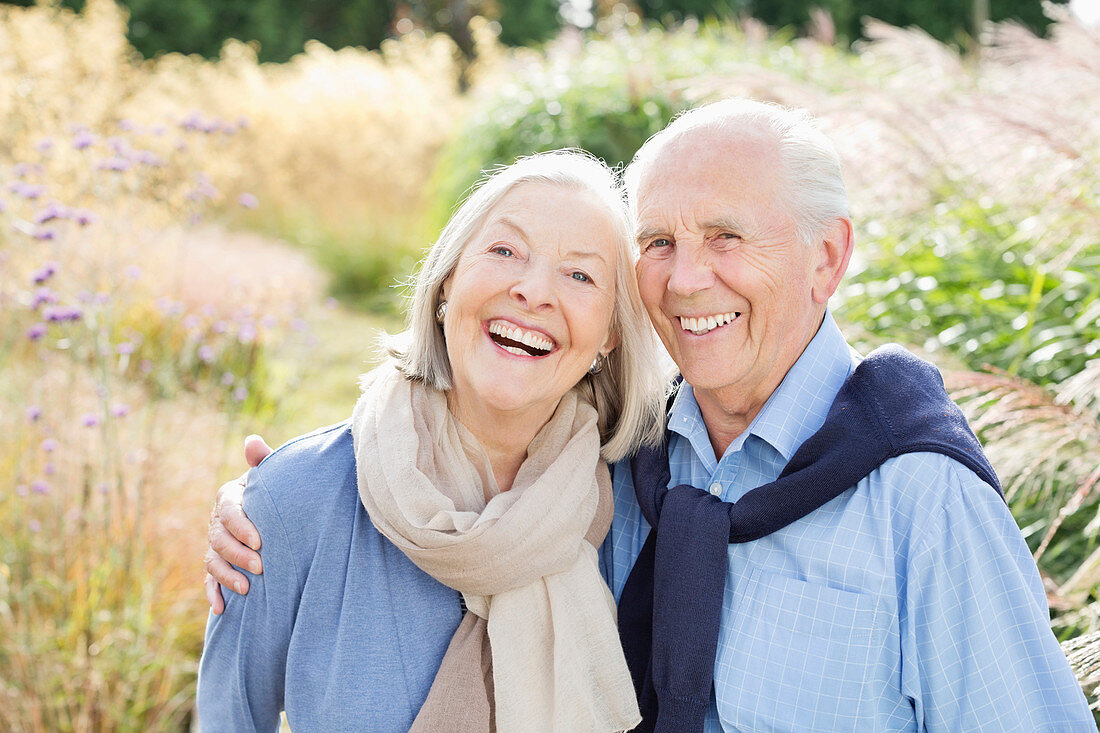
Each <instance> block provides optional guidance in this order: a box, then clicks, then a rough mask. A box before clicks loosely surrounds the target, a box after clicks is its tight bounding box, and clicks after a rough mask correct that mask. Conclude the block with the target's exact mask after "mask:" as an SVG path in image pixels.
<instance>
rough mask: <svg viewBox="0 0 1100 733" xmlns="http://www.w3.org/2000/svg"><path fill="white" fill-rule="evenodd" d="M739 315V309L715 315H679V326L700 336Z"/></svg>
mask: <svg viewBox="0 0 1100 733" xmlns="http://www.w3.org/2000/svg"><path fill="white" fill-rule="evenodd" d="M740 315H741V313H740V312H739V311H730V312H729V313H722V314H721V315H717V316H701V317H699V318H687V317H685V316H680V317H679V318H680V328H682V329H684V330H685V331H691V332H692V333H693V334H695V335H696V336H701V335H703V334H704V333H707V332H709V331H713V330H714V329H716V328H718V327H719V326H724V325H726V324H727V323H729V322H730V321H732V320H734V319H735V318H737V317H738V316H740Z"/></svg>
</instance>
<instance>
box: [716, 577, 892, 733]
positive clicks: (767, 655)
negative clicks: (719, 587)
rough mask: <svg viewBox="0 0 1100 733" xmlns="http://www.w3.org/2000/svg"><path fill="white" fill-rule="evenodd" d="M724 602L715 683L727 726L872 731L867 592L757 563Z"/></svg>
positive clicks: (871, 608)
mask: <svg viewBox="0 0 1100 733" xmlns="http://www.w3.org/2000/svg"><path fill="white" fill-rule="evenodd" d="M726 603H727V604H728V605H727V607H726V609H725V617H726V618H727V619H729V620H730V623H726V624H723V629H722V634H721V636H720V638H719V645H718V657H717V661H716V665H715V688H716V692H717V698H718V714H719V716H720V717H721V719H722V721H723V723H725V724H726V727H727V729H733V730H737V731H746V732H747V731H863V730H870V729H873V726H874V723H873V720H872V716H871V708H872V704H871V695H870V694H865V693H866V687H867V686H868V684H869V680H870V679H871V664H872V660H873V659H875V656H876V655H874V654H872V646H873V645H874V644H876V643H879V644H881V643H882V640H881V637H880V635H879V634H876V633H874V631H875V603H874V599H873V597H872V596H870V595H866V594H862V593H853V592H849V591H843V590H838V589H836V588H830V587H828V586H824V585H818V584H816V583H809V582H806V581H803V580H797V579H795V578H788V577H785V576H782V575H777V574H775V573H771V572H768V571H765V570H761V569H759V568H757V569H755V570H754V571H753V572H752V573H751V574H750V575H749V577H748V578H747V579H746V580H745V581H743V582H742V583H741V584H740V586H739V587H738V588H737V589H736V590H735V591H734V592H733V593H732V594H727V596H726ZM876 640H877V641H876Z"/></svg>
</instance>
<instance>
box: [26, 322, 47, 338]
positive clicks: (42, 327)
mask: <svg viewBox="0 0 1100 733" xmlns="http://www.w3.org/2000/svg"><path fill="white" fill-rule="evenodd" d="M45 335H46V324H45V323H36V324H34V325H33V326H31V327H30V328H28V329H27V338H29V339H30V340H31V341H38V340H40V339H41V338H42V337H43V336H45Z"/></svg>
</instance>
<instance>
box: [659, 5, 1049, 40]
mask: <svg viewBox="0 0 1100 733" xmlns="http://www.w3.org/2000/svg"><path fill="white" fill-rule="evenodd" d="M658 1H659V0H658ZM1057 1H1058V2H1062V3H1064V2H1065V1H1066V0H1057ZM812 8H824V9H825V10H827V11H829V13H830V14H831V15H832V16H833V20H834V22H835V23H836V27H837V32H838V33H839V34H840V35H842V36H844V37H846V38H849V39H856V38H859V37H860V36H861V35H862V30H863V28H862V24H863V19H864V18H865V17H870V18H876V19H878V20H882V21H885V22H887V23H889V24H891V25H896V26H900V27H908V26H918V27H920V28H922V29H924V30H925V31H926V32H927V33H928V34H929V35H931V36H932V37H933V38H937V39H939V40H941V41H947V42H953V41H956V40H958V39H959V37H960V34H962V33H968V34H970V35H974V24H973V2H956V3H944V2H940V1H939V0H909V2H898V0H824V1H819V0H767V2H764V1H763V0H757V1H756V2H751V3H750V8H749V12H750V14H751V15H753V16H754V17H756V18H759V19H760V20H763V21H764V22H765V23H768V24H769V25H772V26H775V27H779V28H784V27H788V26H792V27H795V28H803V27H805V26H806V24H807V23H808V22H809V20H810V10H811V9H812ZM989 15H990V20H994V21H1001V20H1016V21H1018V22H1020V23H1023V24H1024V25H1026V26H1027V27H1028V28H1031V29H1032V30H1034V31H1035V32H1037V33H1042V32H1043V31H1044V30H1045V29H1046V27H1047V25H1049V23H1050V20H1049V19H1048V18H1046V16H1044V15H1043V10H1042V4H1041V3H1040V2H1037V0H990V3H989Z"/></svg>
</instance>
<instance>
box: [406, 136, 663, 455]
mask: <svg viewBox="0 0 1100 733" xmlns="http://www.w3.org/2000/svg"><path fill="white" fill-rule="evenodd" d="M524 183H538V184H547V185H554V186H562V187H564V188H566V189H568V190H571V191H580V192H583V193H585V194H587V195H588V196H590V197H591V200H593V201H597V202H599V203H601V204H603V206H604V207H605V208H606V209H607V212H608V218H609V220H610V221H611V223H612V226H613V230H614V235H615V247H616V268H615V269H616V283H615V307H614V311H613V315H612V318H611V332H612V333H613V334H615V335H617V336H618V341H619V344H618V346H617V347H616V348H615V349H614V350H612V351H611V353H610V354H608V356H607V358H606V359H605V360H604V364H603V369H602V371H601V372H600V373H599V374H596V375H592V374H586V375H585V376H584V377H583V378H582V379H581V381H580V382H579V383H578V385H577V388H578V389H581V390H583V391H585V392H586V393H587V395H588V398H589V399H590V400H591V401H592V402H593V404H595V406H596V410H597V412H598V413H599V429H600V441H601V445H602V447H601V454H602V455H603V457H604V459H605V460H607V461H617V460H620V459H622V458H625V457H627V456H629V455H631V454H632V453H634V452H635V451H636V450H637V449H638V448H639V447H640V446H642V445H654V444H656V443H657V442H658V441H659V440H660V438H661V435H662V432H663V430H664V395H665V385H666V377H667V376H668V374H667V372H666V370H664V369H662V367H661V365H660V364H661V363H660V361H659V357H658V354H659V353H660V352H659V351H658V348H659V347H658V345H657V340H656V336H655V334H654V333H653V329H652V328H650V326H649V321H648V319H647V317H646V314H645V309H644V308H643V307H642V302H641V298H640V297H639V295H638V284H637V281H636V280H635V277H634V268H633V264H634V262H635V260H636V257H637V255H636V248H635V247H634V246H633V244H632V242H633V228H632V226H631V221H630V217H629V214H628V213H627V209H626V204H625V201H624V197H623V191H622V188H621V186H620V185H619V184H618V182H617V180H616V177H615V173H614V172H613V171H612V170H611V169H610V168H608V167H607V166H606V165H604V163H603V162H601V161H599V160H597V159H596V158H594V157H592V156H591V155H589V154H587V153H585V152H583V151H577V150H559V151H555V152H552V153H540V154H538V155H531V156H528V157H525V158H520V159H519V160H517V161H516V162H515V163H513V164H511V165H509V166H506V167H503V168H499V169H497V170H495V171H493V172H492V173H490V174H487V175H486V177H485V178H483V179H482V180H481V181H480V182H479V183H478V184H477V185H476V186H475V187H474V188H473V190H472V191H471V193H470V195H469V196H468V197H467V198H466V200H465V202H464V203H463V204H462V206H460V207H459V209H458V211H456V212H455V214H454V216H452V217H451V220H450V221H449V222H447V225H446V226H445V227H444V228H443V231H442V232H441V233H440V235H439V240H438V241H437V242H436V243H435V244H434V245H433V246H432V248H431V249H430V250H429V252H428V254H427V256H426V257H425V258H424V260H423V262H422V263H421V266H420V269H419V271H418V273H417V275H416V279H415V282H414V284H413V295H412V305H411V307H410V309H409V312H408V316H407V326H408V328H407V330H406V331H405V333H403V334H401V336H399V337H398V338H396V339H392V340H391V341H390V343H389V351H390V355H391V356H393V357H395V358H396V359H397V361H398V364H399V366H400V368H401V370H402V372H403V373H404V374H405V376H407V377H408V378H410V379H416V380H420V381H423V382H425V383H426V384H428V385H430V386H432V387H434V388H436V389H439V390H448V389H450V388H451V386H452V375H451V364H450V360H449V359H448V357H447V344H446V342H445V339H444V337H443V329H442V327H441V326H440V325H439V324H438V323H437V321H436V309H437V308H438V307H439V302H440V296H441V291H442V288H443V283H444V282H445V281H446V280H447V278H449V277H450V276H451V273H453V272H454V269H455V266H456V265H457V264H458V260H459V257H461V255H462V252H463V250H465V248H466V245H467V244H468V243H469V242H470V240H471V239H472V238H473V237H474V235H475V234H476V233H477V232H478V230H479V228H480V227H481V225H482V223H483V222H484V221H485V220H486V217H487V215H488V214H489V212H490V210H491V209H492V208H493V207H494V206H495V205H496V204H497V203H498V202H499V201H500V200H501V199H502V198H504V196H505V195H507V194H508V192H509V191H511V190H512V189H513V188H515V187H516V186H519V185H521V184H524Z"/></svg>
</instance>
